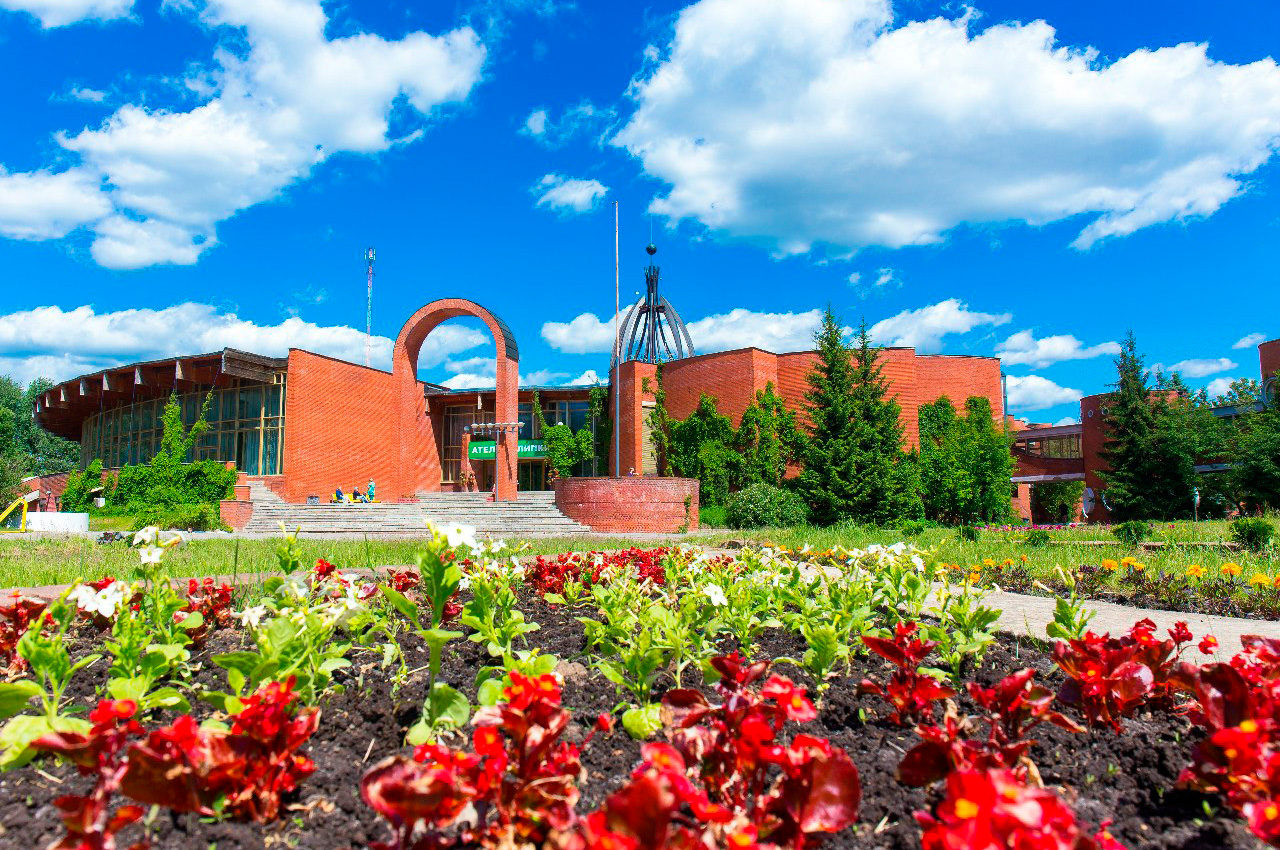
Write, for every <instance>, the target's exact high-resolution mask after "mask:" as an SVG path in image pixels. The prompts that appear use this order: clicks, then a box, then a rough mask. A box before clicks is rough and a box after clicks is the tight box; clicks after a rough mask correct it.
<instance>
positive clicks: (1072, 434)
mask: <svg viewBox="0 0 1280 850" xmlns="http://www.w3.org/2000/svg"><path fill="white" fill-rule="evenodd" d="M1258 367H1259V373H1260V375H1261V379H1262V392H1263V397H1264V399H1263V401H1262V402H1259V403H1258V405H1252V406H1251V407H1258V406H1260V405H1263V404H1267V405H1273V406H1274V405H1275V404H1277V397H1278V395H1280V339H1277V340H1272V341H1270V342H1264V343H1262V344H1261V345H1259V346H1258ZM1108 395H1109V394H1108V393H1100V394H1097V395H1091V396H1085V397H1084V398H1082V399H1080V423H1079V424H1077V425H1057V426H1049V425H1035V424H1027V423H1025V422H1017V423H1015V424H1014V427H1015V430H1016V432H1017V433H1016V435H1015V442H1014V445H1013V455H1014V458H1015V459H1016V460H1017V462H1018V467H1017V474H1016V475H1015V476H1014V478H1013V481H1014V484H1015V485H1017V486H1018V488H1019V498H1016V499H1015V506H1016V508H1017V510H1018V511H1019V513H1020V514H1021V516H1022V517H1023V518H1025V519H1032V518H1033V517H1032V516H1031V504H1030V492H1029V491H1030V487H1032V486H1034V485H1036V484H1042V483H1048V482H1056V481H1083V482H1084V485H1085V498H1084V504H1083V505H1082V508H1083V511H1082V513H1083V516H1084V518H1085V519H1088V520H1090V521H1093V522H1107V521H1108V520H1109V519H1110V512H1109V511H1108V510H1107V507H1106V503H1105V501H1104V497H1103V493H1104V491H1105V489H1106V481H1105V479H1104V478H1103V475H1104V473H1105V472H1106V471H1107V469H1108V466H1107V463H1106V461H1105V460H1104V459H1103V458H1102V449H1103V446H1104V444H1105V443H1106V439H1107V434H1106V428H1105V427H1104V426H1103V414H1104V412H1105V405H1106V402H1107V397H1108ZM1241 412H1242V411H1241V410H1240V409H1239V408H1237V407H1220V408H1215V409H1214V413H1215V414H1216V415H1218V416H1237V415H1239V414H1240V413H1241ZM1221 468H1222V465H1221V464H1214V463H1204V464H1201V465H1199V466H1197V467H1196V470H1197V471H1198V472H1208V473H1212V472H1217V471H1220V470H1221ZM1034 519H1043V518H1040V517H1034Z"/></svg>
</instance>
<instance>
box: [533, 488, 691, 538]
mask: <svg viewBox="0 0 1280 850" xmlns="http://www.w3.org/2000/svg"><path fill="white" fill-rule="evenodd" d="M555 490H556V507H557V508H559V509H560V510H561V512H563V513H564V515H565V516H567V517H569V518H570V519H572V520H575V521H577V522H580V523H582V524H583V525H585V526H588V527H589V528H591V530H592V531H604V532H622V533H631V532H644V533H672V532H678V531H680V530H681V527H682V526H684V525H685V523H686V522H687V523H688V528H687V529H685V530H687V531H694V530H696V529H697V528H698V482H697V481H696V480H694V479H692V478H661V477H658V476H648V475H637V476H634V477H627V478H561V479H560V480H559V481H557V482H556V483H555ZM686 499H688V508H687V509H686V507H685V500H686Z"/></svg>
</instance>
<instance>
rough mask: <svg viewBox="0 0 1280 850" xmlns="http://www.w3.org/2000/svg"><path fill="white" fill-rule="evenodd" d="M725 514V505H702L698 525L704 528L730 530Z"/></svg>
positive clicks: (699, 509)
mask: <svg viewBox="0 0 1280 850" xmlns="http://www.w3.org/2000/svg"><path fill="white" fill-rule="evenodd" d="M724 514H725V511H724V505H700V506H699V507H698V524H699V525H700V526H701V527H703V528H728V527H729V526H728V523H727V521H726V520H725V518H724Z"/></svg>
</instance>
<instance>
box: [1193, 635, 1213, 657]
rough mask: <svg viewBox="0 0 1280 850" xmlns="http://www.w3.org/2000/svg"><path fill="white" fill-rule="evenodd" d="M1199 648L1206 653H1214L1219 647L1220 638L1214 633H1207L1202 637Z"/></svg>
mask: <svg viewBox="0 0 1280 850" xmlns="http://www.w3.org/2000/svg"><path fill="white" fill-rule="evenodd" d="M1197 648H1198V649H1199V650H1200V651H1201V652H1202V653H1204V654H1205V655H1212V654H1213V651H1214V650H1215V649H1217V648H1218V639H1217V638H1216V637H1214V636H1213V635H1205V636H1204V637H1202V638H1200V645H1199V646H1198V647H1197Z"/></svg>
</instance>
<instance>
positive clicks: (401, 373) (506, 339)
mask: <svg viewBox="0 0 1280 850" xmlns="http://www.w3.org/2000/svg"><path fill="white" fill-rule="evenodd" d="M463 316H469V317H472V318H476V319H479V320H480V321H482V322H484V323H485V326H486V327H488V328H489V333H490V334H491V335H492V336H493V342H494V347H495V348H496V349H497V350H496V351H495V353H494V356H495V360H496V365H497V388H496V402H495V411H494V415H495V417H496V419H497V421H498V422H515V421H517V420H518V419H519V402H518V391H519V388H520V349H519V348H518V347H517V345H516V339H515V336H514V335H513V334H512V333H511V328H509V327H508V326H507V323H506V322H504V321H502V319H500V318H498V317H497V316H496V315H494V314H493V313H492V312H490V311H489V310H486V309H485V308H484V307H481V306H480V305H479V304H477V303H475V302H474V301H468V300H466V299H465V298H442V299H440V300H439V301H432V302H431V303H430V304H427V305H426V306H424V307H423V308H421V309H420V310H418V311H417V312H416V313H414V314H413V315H412V316H410V317H409V320H408V321H407V322H405V323H404V327H402V328H401V329H400V335H399V336H398V337H397V338H396V344H395V348H394V349H393V351H392V353H391V363H392V374H393V375H394V378H395V382H396V385H397V392H398V394H399V402H400V428H399V438H400V471H401V474H400V475H398V476H397V478H398V483H399V486H398V487H397V488H396V489H397V490H398V491H399V495H400V496H401V497H411V496H413V495H414V494H415V493H418V492H421V491H431V490H437V489H439V486H440V458H439V455H438V454H437V452H436V442H437V441H436V434H435V428H434V426H433V423H432V422H431V418H430V416H428V414H427V403H426V398H425V397H424V396H423V393H422V389H421V387H420V385H419V383H418V354H419V352H421V350H422V344H423V342H425V341H426V339H427V336H428V335H430V333H431V332H432V331H433V330H435V329H436V328H437V327H438V326H439V325H440V324H441V323H442V322H447V321H448V320H449V319H456V318H459V317H463ZM517 440H518V435H517V434H516V433H514V432H512V433H507V434H503V435H502V438H501V439H500V440H499V441H498V452H497V458H496V460H495V462H494V467H495V468H494V473H495V476H494V480H495V483H496V488H495V489H496V498H497V499H498V500H511V499H515V498H516V463H517V445H518V442H517Z"/></svg>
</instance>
